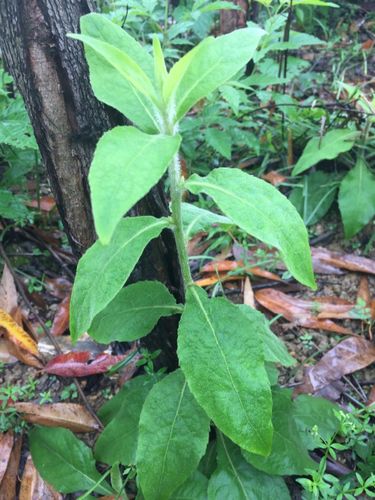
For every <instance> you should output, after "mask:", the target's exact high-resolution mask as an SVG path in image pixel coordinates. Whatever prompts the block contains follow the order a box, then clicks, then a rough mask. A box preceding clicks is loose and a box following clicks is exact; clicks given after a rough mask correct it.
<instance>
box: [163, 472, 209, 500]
mask: <svg viewBox="0 0 375 500" xmlns="http://www.w3.org/2000/svg"><path fill="white" fill-rule="evenodd" d="M207 486H208V479H207V478H206V476H204V475H203V474H202V473H201V472H199V471H198V470H196V471H195V472H194V473H193V474H192V475H191V476H190V477H189V479H187V480H186V481H185V482H184V484H182V485H181V486H180V487H179V488H178V489H177V490H176V491H175V492H174V493H173V495H172V496H171V497H170V499H171V500H207Z"/></svg>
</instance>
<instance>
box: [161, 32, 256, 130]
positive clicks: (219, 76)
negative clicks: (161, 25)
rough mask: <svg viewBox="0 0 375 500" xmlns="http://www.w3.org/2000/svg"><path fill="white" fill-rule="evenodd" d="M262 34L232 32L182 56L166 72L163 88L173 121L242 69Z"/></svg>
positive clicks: (204, 43) (177, 119)
mask: <svg viewBox="0 0 375 500" xmlns="http://www.w3.org/2000/svg"><path fill="white" fill-rule="evenodd" d="M263 34H264V31H263V30H261V29H260V28H244V29H239V30H235V31H233V32H232V33H229V34H228V35H223V36H220V37H218V38H211V37H210V38H207V39H205V40H203V41H202V42H201V43H200V44H199V45H198V46H197V47H195V48H194V49H193V50H192V51H190V52H188V53H187V54H186V55H185V56H183V57H182V58H181V59H180V60H179V61H178V62H177V63H176V64H175V65H174V66H173V68H172V69H171V71H170V72H169V75H168V77H167V79H166V82H165V87H164V97H165V101H166V102H168V101H170V100H171V99H172V100H173V104H174V106H175V109H176V121H179V120H180V119H181V118H182V117H183V116H184V115H185V113H186V112H187V111H188V110H189V109H190V108H191V107H192V106H193V105H194V104H195V103H196V102H197V101H199V100H200V99H202V98H203V97H206V96H207V95H208V94H210V93H211V92H213V91H214V90H215V89H217V88H218V87H220V85H222V84H223V83H225V82H227V81H228V80H229V79H230V78H232V77H233V76H234V75H235V74H236V73H237V72H238V71H240V69H242V68H243V67H244V66H245V65H246V64H247V63H248V61H249V60H250V59H251V58H252V57H253V56H254V53H255V50H256V48H257V45H258V43H259V40H260V39H261V37H262V36H263ZM233 54H235V55H236V56H235V57H233Z"/></svg>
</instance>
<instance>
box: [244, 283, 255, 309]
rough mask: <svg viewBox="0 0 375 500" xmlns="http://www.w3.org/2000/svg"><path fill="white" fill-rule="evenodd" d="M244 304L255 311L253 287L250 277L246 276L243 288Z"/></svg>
mask: <svg viewBox="0 0 375 500" xmlns="http://www.w3.org/2000/svg"><path fill="white" fill-rule="evenodd" d="M243 303H244V304H246V305H247V306H250V307H252V308H253V309H255V300H254V292H253V287H252V286H251V282H250V278H249V277H248V276H246V278H245V283H244V286H243Z"/></svg>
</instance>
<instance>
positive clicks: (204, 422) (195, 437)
mask: <svg viewBox="0 0 375 500" xmlns="http://www.w3.org/2000/svg"><path fill="white" fill-rule="evenodd" d="M209 425H210V423H209V419H208V417H207V416H206V414H205V413H204V411H203V410H202V408H201V407H200V406H199V405H198V403H197V402H196V401H195V399H194V397H193V396H192V394H191V392H190V391H189V388H188V386H187V383H186V380H185V377H184V375H183V373H182V372H181V370H177V371H175V372H173V373H171V374H170V375H168V376H166V377H165V378H164V379H163V380H162V381H161V382H158V383H157V384H155V385H154V387H153V388H152V389H151V391H150V393H149V394H148V396H147V398H146V401H145V404H144V406H143V409H142V412H141V418H140V422H139V437H138V449H137V471H138V477H139V482H140V485H141V489H142V492H143V494H144V496H145V498H146V500H167V499H169V498H170V496H171V494H172V493H173V492H174V491H175V490H176V489H177V488H178V487H179V486H181V485H182V484H183V483H184V482H185V481H186V480H187V479H188V478H189V477H190V475H191V474H192V473H193V472H194V470H195V469H196V468H197V466H198V463H199V460H200V459H201V457H202V456H203V454H204V452H205V449H206V446H207V442H208V432H209Z"/></svg>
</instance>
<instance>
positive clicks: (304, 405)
mask: <svg viewBox="0 0 375 500" xmlns="http://www.w3.org/2000/svg"><path fill="white" fill-rule="evenodd" d="M335 411H338V407H337V406H336V405H335V404H333V403H331V402H330V401H328V400H327V399H323V398H318V397H316V396H308V395H307V394H301V395H300V396H298V398H297V399H295V401H294V410H293V416H294V420H295V422H296V424H297V428H298V432H299V434H300V436H301V438H302V439H303V441H304V443H305V446H306V447H307V448H308V449H310V450H313V449H314V448H318V447H320V445H321V440H320V439H319V438H318V436H317V435H316V434H319V436H321V437H322V438H323V439H324V440H325V441H329V440H330V439H331V438H332V436H333V435H334V434H335V433H336V432H337V431H338V429H339V426H340V423H339V421H338V419H337V417H336V415H335ZM315 428H316V429H315Z"/></svg>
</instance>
